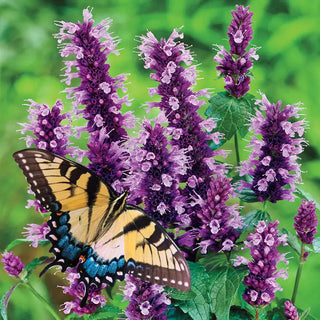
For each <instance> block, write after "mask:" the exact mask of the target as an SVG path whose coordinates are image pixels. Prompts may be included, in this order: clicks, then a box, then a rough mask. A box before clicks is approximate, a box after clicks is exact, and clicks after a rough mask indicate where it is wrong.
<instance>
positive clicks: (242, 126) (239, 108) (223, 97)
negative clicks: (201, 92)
mask: <svg viewBox="0 0 320 320" xmlns="http://www.w3.org/2000/svg"><path fill="white" fill-rule="evenodd" d="M254 99H255V97H254V96H253V95H251V94H246V95H245V96H244V97H242V98H239V99H236V98H235V97H233V96H231V95H230V94H229V93H227V92H219V93H218V94H216V95H214V96H213V97H211V98H210V99H209V103H210V104H209V107H208V109H207V110H206V112H205V115H206V116H207V117H210V118H213V119H216V120H217V127H216V128H215V129H214V132H220V133H222V134H223V135H224V136H223V139H222V142H221V144H223V143H224V142H226V141H228V140H230V139H231V138H232V137H233V136H234V134H236V133H237V132H239V134H240V136H241V137H242V138H243V137H245V135H246V134H247V132H248V129H249V119H250V116H251V115H252V114H253V113H254V109H255V105H254V101H255V100H254Z"/></svg>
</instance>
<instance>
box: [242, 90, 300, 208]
mask: <svg viewBox="0 0 320 320" xmlns="http://www.w3.org/2000/svg"><path fill="white" fill-rule="evenodd" d="M256 104H258V105H260V109H261V111H265V115H264V114H263V113H262V112H261V111H259V110H257V111H256V115H255V116H254V117H253V118H252V119H251V127H250V130H251V131H253V133H254V134H255V136H252V137H251V141H250V143H249V145H248V147H252V150H251V154H250V156H249V158H248V160H247V161H245V162H242V166H241V168H240V169H239V171H240V176H243V175H245V174H248V175H250V176H252V177H253V181H252V183H247V182H243V185H242V186H243V187H246V188H250V189H252V190H253V191H254V192H255V194H256V195H257V197H258V200H259V201H266V200H268V201H270V202H273V203H275V202H277V201H278V200H283V199H285V200H288V201H293V200H294V195H293V192H294V191H295V184H296V183H299V182H300V180H301V170H300V164H298V163H297V159H298V154H300V153H301V152H302V151H303V144H304V143H305V140H304V139H303V138H302V135H303V132H304V125H305V121H304V120H299V121H295V122H294V118H296V119H297V118H299V115H298V112H299V110H300V108H299V107H298V106H297V105H286V106H284V107H283V108H281V101H278V102H277V104H271V103H270V102H269V101H268V99H267V98H266V96H265V95H262V100H258V101H257V102H256ZM259 136H261V137H262V139H260V138H259Z"/></svg>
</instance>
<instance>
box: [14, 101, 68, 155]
mask: <svg viewBox="0 0 320 320" xmlns="http://www.w3.org/2000/svg"><path fill="white" fill-rule="evenodd" d="M28 101H29V103H30V104H29V116H28V119H29V123H20V125H22V126H23V127H24V128H23V129H21V130H19V131H21V133H22V134H25V133H26V132H27V131H31V132H32V133H33V135H34V136H28V135H27V136H26V138H25V139H26V142H27V147H31V145H32V144H34V145H35V147H36V148H39V149H46V150H48V151H51V152H53V153H56V154H58V155H60V156H65V155H66V154H69V153H73V149H72V148H71V147H69V146H68V145H69V137H70V135H71V134H72V132H71V126H70V122H71V114H70V113H69V112H66V113H64V114H62V113H61V111H62V110H63V105H62V102H61V100H57V102H56V103H55V105H54V106H53V107H52V109H50V108H49V106H47V105H46V104H38V103H36V102H35V101H33V100H28ZM65 119H67V120H68V123H67V124H63V125H62V124H61V122H62V121H63V120H65Z"/></svg>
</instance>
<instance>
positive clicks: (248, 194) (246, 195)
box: [238, 188, 258, 202]
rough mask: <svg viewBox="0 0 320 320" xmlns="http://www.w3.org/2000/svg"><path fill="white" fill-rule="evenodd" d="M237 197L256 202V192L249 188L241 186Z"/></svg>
mask: <svg viewBox="0 0 320 320" xmlns="http://www.w3.org/2000/svg"><path fill="white" fill-rule="evenodd" d="M238 197H239V198H240V199H241V200H242V201H244V202H258V198H257V196H256V194H255V193H254V191H253V190H251V189H249V188H243V189H242V190H241V191H240V193H238Z"/></svg>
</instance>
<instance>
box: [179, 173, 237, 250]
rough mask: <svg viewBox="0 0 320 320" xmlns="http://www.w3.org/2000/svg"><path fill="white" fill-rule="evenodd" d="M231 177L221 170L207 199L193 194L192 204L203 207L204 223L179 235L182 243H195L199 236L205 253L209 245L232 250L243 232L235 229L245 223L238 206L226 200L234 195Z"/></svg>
mask: <svg viewBox="0 0 320 320" xmlns="http://www.w3.org/2000/svg"><path fill="white" fill-rule="evenodd" d="M230 180H231V179H228V178H226V177H225V176H224V175H222V174H220V175H217V177H212V179H211V182H210V185H209V189H208V191H207V197H206V201H205V200H204V199H202V198H200V197H197V198H196V197H194V198H193V202H192V203H191V206H195V205H199V206H200V207H201V210H199V211H197V216H198V218H199V221H200V222H201V224H200V225H199V227H197V228H193V229H191V230H188V231H187V232H186V233H184V234H183V235H181V236H179V237H178V239H177V241H178V242H179V244H180V245H182V246H186V247H195V244H196V242H197V240H198V246H199V247H200V248H201V253H202V254H206V253H207V250H208V248H209V249H210V250H211V251H214V252H219V251H221V250H222V251H231V250H232V248H233V247H234V245H235V241H236V240H237V239H238V237H239V235H240V234H239V232H238V231H237V230H236V229H241V228H242V224H243V223H242V217H241V216H239V212H238V209H239V207H238V206H237V205H232V206H227V205H226V201H227V200H228V199H229V198H230V197H234V195H235V193H234V189H233V187H232V185H231V183H230Z"/></svg>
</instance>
